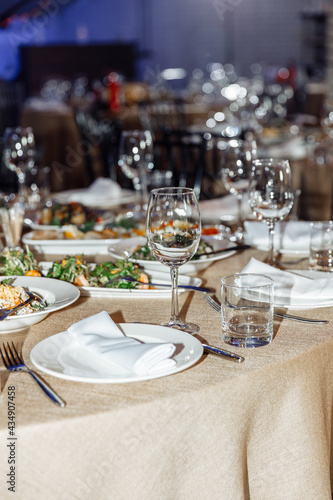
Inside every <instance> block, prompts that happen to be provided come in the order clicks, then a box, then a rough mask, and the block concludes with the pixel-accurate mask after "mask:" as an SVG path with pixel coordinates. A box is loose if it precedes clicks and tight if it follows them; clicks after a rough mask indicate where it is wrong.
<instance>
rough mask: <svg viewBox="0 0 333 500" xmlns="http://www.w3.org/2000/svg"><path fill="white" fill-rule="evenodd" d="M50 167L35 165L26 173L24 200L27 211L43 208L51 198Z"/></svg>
mask: <svg viewBox="0 0 333 500" xmlns="http://www.w3.org/2000/svg"><path fill="white" fill-rule="evenodd" d="M50 171H51V169H50V167H40V166H37V165H34V166H33V168H32V169H30V170H28V171H27V173H26V182H25V186H24V188H23V189H24V200H25V203H26V211H28V210H32V211H33V210H37V209H42V208H43V206H45V204H46V202H47V200H48V199H49V198H50Z"/></svg>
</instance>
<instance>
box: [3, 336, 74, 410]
mask: <svg viewBox="0 0 333 500" xmlns="http://www.w3.org/2000/svg"><path fill="white" fill-rule="evenodd" d="M0 355H1V358H2V361H3V364H4V365H5V367H6V369H7V370H8V371H13V372H25V373H29V374H30V375H31V376H32V378H33V379H34V380H35V382H37V384H38V385H39V387H40V388H41V389H42V390H43V391H44V393H45V394H46V395H47V396H48V397H49V398H50V399H51V401H53V403H56V404H57V405H59V406H61V407H62V408H63V407H64V406H65V405H66V403H65V401H64V400H63V399H62V398H61V397H60V396H58V394H57V393H56V392H55V391H54V390H53V389H52V388H51V387H50V386H49V385H48V384H47V383H46V382H45V381H44V380H43V379H42V378H41V377H40V376H39V375H37V373H35V372H34V371H32V370H30V368H28V367H27V366H26V365H25V364H24V362H23V358H22V357H21V356H20V355H19V353H18V352H17V350H16V347H15V345H14V343H13V342H12V347H11V346H10V344H9V342H7V347H6V346H5V344H2V348H1V347H0Z"/></svg>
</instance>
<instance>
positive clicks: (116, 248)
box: [108, 235, 235, 274]
mask: <svg viewBox="0 0 333 500" xmlns="http://www.w3.org/2000/svg"><path fill="white" fill-rule="evenodd" d="M234 246H235V244H234V243H233V242H231V241H230V240H228V239H218V238H215V237H214V236H208V235H207V236H202V237H201V240H200V244H199V247H198V250H197V252H196V254H195V255H194V256H193V257H192V259H191V260H190V261H189V262H187V263H186V264H184V265H183V266H181V267H180V271H181V273H182V274H191V273H197V272H198V271H201V270H202V269H205V268H206V267H208V266H209V265H210V264H211V263H212V262H215V261H216V260H220V259H225V258H227V257H230V256H231V255H233V254H234V253H235V250H230V252H228V251H226V252H223V253H215V252H216V251H218V250H223V249H225V248H228V247H234ZM108 251H109V254H110V255H111V257H113V258H114V259H121V258H124V257H125V258H128V260H129V261H130V262H134V263H136V264H138V265H140V266H144V267H145V269H148V270H151V271H153V270H156V271H162V272H163V271H164V272H168V267H167V266H164V265H163V264H161V263H160V262H158V261H157V260H156V259H155V257H154V256H153V255H152V253H151V251H150V249H149V247H148V244H147V239H146V238H145V237H137V238H131V239H130V240H118V241H115V242H113V243H111V245H110V246H109V247H108ZM212 252H213V253H212Z"/></svg>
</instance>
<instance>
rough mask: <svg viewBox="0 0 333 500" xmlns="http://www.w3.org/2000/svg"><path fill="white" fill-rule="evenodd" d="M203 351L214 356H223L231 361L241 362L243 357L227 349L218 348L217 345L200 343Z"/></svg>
mask: <svg viewBox="0 0 333 500" xmlns="http://www.w3.org/2000/svg"><path fill="white" fill-rule="evenodd" d="M202 346H203V348H204V351H205V352H207V353H209V354H215V355H216V356H223V357H226V358H227V359H230V360H231V361H236V362H237V363H243V361H244V358H243V357H242V356H238V354H234V353H232V352H229V351H225V350H224V349H220V348H218V347H213V346H211V345H207V344H202Z"/></svg>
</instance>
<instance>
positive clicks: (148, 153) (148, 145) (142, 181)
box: [118, 130, 154, 215]
mask: <svg viewBox="0 0 333 500" xmlns="http://www.w3.org/2000/svg"><path fill="white" fill-rule="evenodd" d="M118 165H119V167H120V169H121V171H122V172H123V174H124V175H125V176H126V177H127V178H128V179H131V180H132V182H133V186H134V188H135V189H137V190H138V191H140V197H141V206H140V208H139V211H140V212H141V215H143V212H144V207H145V204H146V203H147V198H148V194H147V176H148V174H149V172H150V171H151V170H152V169H153V167H154V164H153V139H152V135H151V133H150V131H149V130H125V131H123V132H122V134H121V137H120V142H119V159H118Z"/></svg>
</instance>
